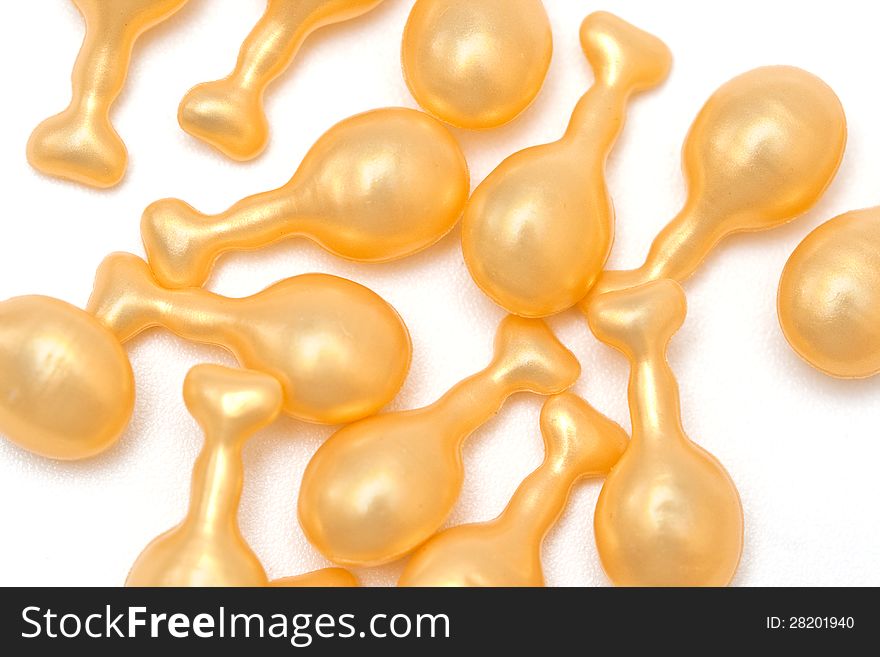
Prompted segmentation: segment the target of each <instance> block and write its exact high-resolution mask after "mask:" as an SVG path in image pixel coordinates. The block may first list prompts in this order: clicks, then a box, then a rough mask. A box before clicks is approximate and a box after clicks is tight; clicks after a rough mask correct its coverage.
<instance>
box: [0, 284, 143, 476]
mask: <svg viewBox="0 0 880 657" xmlns="http://www.w3.org/2000/svg"><path fill="white" fill-rule="evenodd" d="M133 409H134V377H133V375H132V371H131V365H129V362H128V357H127V356H126V355H125V351H123V349H122V345H121V344H120V343H119V340H118V339H117V338H116V336H114V335H113V333H111V332H110V331H109V330H108V329H107V328H106V327H105V326H104V325H103V324H101V323H100V322H97V321H95V318H94V317H92V316H91V315H89V314H88V313H86V312H84V311H82V310H80V309H79V308H76V307H74V306H72V305H70V304H68V303H65V302H64V301H59V300H57V299H52V298H49V297H40V296H29V297H17V298H15V299H9V300H8V301H4V302H2V303H0V434H3V435H4V436H6V437H7V438H9V439H10V440H12V441H13V442H15V443H16V444H18V445H20V446H21V447H24V448H25V449H27V450H30V451H32V452H35V453H37V454H40V455H42V456H47V457H49V458H55V459H83V458H87V457H90V456H94V455H95V454H98V453H99V452H102V451H104V450H105V449H107V448H108V447H109V446H110V445H112V444H113V443H115V442H116V440H117V439H118V438H119V436H120V435H121V434H122V432H123V431H124V430H125V427H127V426H128V421H129V418H130V417H131V413H132V411H133Z"/></svg>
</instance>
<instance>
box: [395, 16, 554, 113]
mask: <svg viewBox="0 0 880 657" xmlns="http://www.w3.org/2000/svg"><path fill="white" fill-rule="evenodd" d="M552 54H553V34H552V32H551V30H550V21H549V20H548V18H547V12H546V11H545V10H544V5H543V4H542V3H541V0H416V3H415V5H414V6H413V8H412V11H411V12H410V15H409V20H408V21H407V23H406V29H405V30H404V33H403V50H402V58H401V59H402V62H403V73H404V77H405V78H406V83H407V84H408V85H409V88H410V91H411V92H412V95H413V97H414V98H415V99H416V101H417V102H418V103H419V105H421V106H422V107H423V108H424V109H425V110H427V111H428V112H430V113H431V114H433V115H434V116H436V117H437V118H439V119H442V120H443V121H446V122H447V123H450V124H452V125H454V126H457V127H459V128H472V129H485V128H496V127H498V126H500V125H503V124H505V123H507V122H509V121H512V120H513V119H514V118H516V117H517V116H518V115H519V114H520V113H521V112H522V111H523V110H525V109H526V108H527V107H528V106H529V105H530V104H531V102H532V101H533V100H534V99H535V96H537V95H538V92H539V91H541V87H542V86H543V84H544V78H545V77H546V76H547V69H548V68H549V67H550V58H551V56H552Z"/></svg>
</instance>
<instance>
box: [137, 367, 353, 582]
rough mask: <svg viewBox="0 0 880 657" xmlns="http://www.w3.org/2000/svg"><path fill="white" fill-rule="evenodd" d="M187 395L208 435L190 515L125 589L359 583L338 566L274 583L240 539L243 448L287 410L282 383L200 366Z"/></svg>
mask: <svg viewBox="0 0 880 657" xmlns="http://www.w3.org/2000/svg"><path fill="white" fill-rule="evenodd" d="M183 397H184V400H185V401H186V406H187V408H188V409H189V411H190V413H191V414H192V416H193V417H194V418H195V419H196V421H197V422H198V423H199V425H200V426H201V427H202V430H203V431H204V433H205V444H204V446H203V447H202V451H201V453H200V454H199V456H198V458H197V459H196V462H195V465H194V467H193V475H192V492H191V495H190V501H189V510H188V511H187V514H186V517H185V518H184V520H183V522H181V523H180V524H179V525H178V526H177V527H175V528H174V529H171V530H170V531H167V532H165V533H164V534H162V535H161V536H159V537H157V538H156V539H155V540H153V541H152V542H151V543H150V544H149V545H148V546H147V547H146V548H145V549H144V551H143V552H142V553H141V554H140V556H139V557H138V558H137V560H136V561H135V563H134V566H132V568H131V571H130V572H129V574H128V579H127V580H126V583H125V584H126V586H270V585H271V586H354V585H356V580H355V583H354V584H352V580H353V579H354V576H353V575H351V574H350V573H347V572H346V571H343V570H341V569H339V568H332V569H327V570H323V571H316V572H314V573H308V574H306V575H300V576H299V577H292V578H287V579H284V580H275V581H274V582H272V583H271V584H270V582H269V580H268V578H267V577H266V571H265V570H264V569H263V566H262V564H261V563H260V560H259V559H258V558H257V555H256V554H254V551H253V550H252V549H251V547H250V546H249V545H248V544H247V542H246V541H245V539H244V537H243V536H242V535H241V530H240V529H239V526H238V507H239V503H240V501H241V491H242V486H243V483H244V466H243V463H242V456H241V453H242V448H243V447H244V444H245V442H246V441H247V439H248V438H250V437H251V436H252V435H254V434H255V433H256V432H257V431H259V430H260V429H262V428H263V427H265V426H267V425H269V424H271V423H272V421H273V420H274V419H275V418H276V417H277V416H278V413H279V412H280V411H281V402H282V398H283V396H282V391H281V386H280V385H279V383H278V381H276V380H275V379H273V378H272V377H271V376H268V375H266V374H262V373H261V372H254V371H251V370H235V369H230V368H228V367H220V366H218V365H197V366H196V367H194V368H193V369H191V370H190V372H189V374H187V377H186V380H185V381H184V387H183Z"/></svg>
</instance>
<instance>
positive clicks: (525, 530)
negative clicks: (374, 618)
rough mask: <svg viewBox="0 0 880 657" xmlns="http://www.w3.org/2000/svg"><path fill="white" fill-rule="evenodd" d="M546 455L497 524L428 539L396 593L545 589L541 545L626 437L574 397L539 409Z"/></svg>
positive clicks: (556, 398)
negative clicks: (578, 486)
mask: <svg viewBox="0 0 880 657" xmlns="http://www.w3.org/2000/svg"><path fill="white" fill-rule="evenodd" d="M541 434H542V435H543V437H544V447H545V456H544V462H543V463H542V464H541V465H540V467H539V468H538V469H537V470H535V471H534V472H532V473H531V474H530V475H529V476H528V477H527V478H526V479H525V481H523V482H522V484H520V486H519V488H517V490H516V492H515V493H514V494H513V497H512V498H511V500H510V502H509V503H508V505H507V507H506V508H505V509H504V511H502V512H501V515H499V516H498V517H497V518H495V519H494V520H490V521H489V522H483V523H475V524H470V525H459V526H458V527H453V528H452V529H447V530H445V531H442V532H440V533H439V534H436V535H435V536H433V537H432V538H430V539H428V541H427V542H425V544H424V545H422V547H420V548H419V549H418V550H416V552H415V553H414V554H413V556H412V558H411V559H410V560H409V561H408V562H407V564H406V567H405V568H404V570H403V574H402V575H401V577H400V581H399V583H398V584H399V585H400V586H544V573H543V568H542V566H541V544H542V543H543V542H544V537H545V536H546V535H547V532H548V531H550V528H551V527H552V526H553V525H554V524H555V523H556V521H557V520H558V519H559V516H560V515H561V514H562V511H563V509H564V508H565V505H566V503H567V501H568V497H569V494H570V493H571V490H572V488H573V487H574V484H575V482H577V481H578V480H580V479H583V478H587V477H602V476H604V475H605V474H607V472H608V471H609V470H610V469H611V467H612V466H613V465H614V464H615V463H616V462H617V460H618V459H619V458H620V455H621V454H623V450H624V449H626V444H627V436H626V433H625V432H624V431H623V429H621V428H620V426H619V425H617V424H615V423H614V422H612V421H611V420H609V419H608V418H606V417H605V416H603V415H602V414H601V413H599V412H598V411H597V410H596V409H594V408H593V407H592V406H590V405H589V404H587V402H585V401H584V400H583V399H581V398H580V397H577V396H575V395H573V394H571V393H563V394H561V395H556V396H554V397H551V398H550V399H548V400H547V402H546V403H545V404H544V408H543V409H542V410H541Z"/></svg>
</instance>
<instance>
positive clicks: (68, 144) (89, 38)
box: [27, 0, 187, 187]
mask: <svg viewBox="0 0 880 657" xmlns="http://www.w3.org/2000/svg"><path fill="white" fill-rule="evenodd" d="M186 2H187V0H112V2H111V1H109V0H73V3H74V4H75V5H76V7H77V9H79V11H80V13H81V14H82V15H83V18H84V19H85V23H86V36H85V39H84V40H83V45H82V48H81V49H80V51H79V55H78V56H77V58H76V64H75V65H74V68H73V76H72V80H71V84H72V87H73V98H72V99H71V101H70V105H68V107H67V109H65V110H64V111H63V112H61V113H60V114H57V115H55V116H53V117H51V118H48V119H46V120H45V121H43V122H42V123H41V124H40V125H38V126H37V128H36V129H35V130H34V132H33V134H31V138H30V140H29V141H28V145H27V157H28V161H29V162H30V163H31V165H32V166H33V167H34V168H36V169H39V170H40V171H42V172H43V173H46V174H49V175H50V176H56V177H58V178H66V179H68V180H73V181H76V182H79V183H83V184H85V185H91V186H93V187H112V186H114V185H116V184H117V183H119V181H120V180H122V177H123V176H124V175H125V169H126V166H127V165H128V151H127V150H126V148H125V144H124V143H123V142H122V139H121V138H120V137H119V134H118V133H117V132H116V129H115V128H114V127H113V124H112V123H111V122H110V109H111V107H112V106H113V102H114V101H115V100H116V98H117V97H118V96H119V94H120V93H121V92H122V88H123V86H124V85H125V78H126V76H127V75H128V66H129V63H130V62H131V54H132V50H133V48H134V43H135V41H137V39H138V37H140V36H141V35H142V34H143V33H144V32H146V31H147V30H149V29H150V28H151V27H154V26H155V25H158V24H159V23H161V22H162V21H164V20H166V19H167V18H169V17H170V16H171V15H172V14H174V13H175V12H176V11H177V10H178V9H180V8H181V7H183V5H185V4H186Z"/></svg>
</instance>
